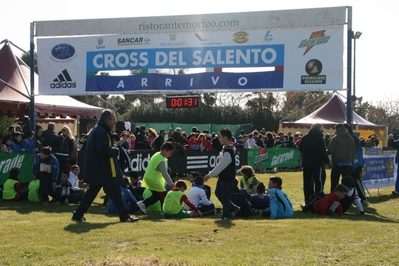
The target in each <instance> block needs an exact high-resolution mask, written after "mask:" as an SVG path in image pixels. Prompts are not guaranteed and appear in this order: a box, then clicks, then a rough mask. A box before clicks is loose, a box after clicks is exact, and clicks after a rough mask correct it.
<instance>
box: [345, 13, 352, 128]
mask: <svg viewBox="0 0 399 266" xmlns="http://www.w3.org/2000/svg"><path fill="white" fill-rule="evenodd" d="M347 39H348V45H347V46H348V49H347V60H346V61H347V66H348V67H347V88H346V89H347V96H346V122H347V123H348V124H349V125H351V126H352V124H353V113H352V39H353V31H352V7H348V33H347Z"/></svg>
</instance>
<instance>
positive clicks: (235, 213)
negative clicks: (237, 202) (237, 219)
mask: <svg viewBox="0 0 399 266" xmlns="http://www.w3.org/2000/svg"><path fill="white" fill-rule="evenodd" d="M240 210H241V208H240V207H238V206H237V208H236V209H235V210H234V211H233V212H232V213H231V217H234V216H236V215H237V213H238V212H239V211H240Z"/></svg>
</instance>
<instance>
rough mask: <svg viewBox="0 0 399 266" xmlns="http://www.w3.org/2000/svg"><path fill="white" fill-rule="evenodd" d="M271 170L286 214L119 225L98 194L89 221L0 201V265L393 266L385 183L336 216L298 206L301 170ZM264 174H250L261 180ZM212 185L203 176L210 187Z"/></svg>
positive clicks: (395, 217)
mask: <svg viewBox="0 0 399 266" xmlns="http://www.w3.org/2000/svg"><path fill="white" fill-rule="evenodd" d="M329 174H330V173H329V171H328V173H327V176H329ZM275 175H279V176H281V177H282V178H283V190H284V191H285V192H286V194H287V195H288V196H289V198H290V200H291V201H292V203H293V205H294V209H295V214H294V217H293V218H292V219H286V220H270V219H264V218H262V217H261V216H254V217H250V218H245V219H239V218H237V219H234V220H232V221H231V222H225V221H219V220H218V218H219V216H211V217H201V218H191V219H185V220H165V219H162V218H161V216H160V215H159V214H150V215H142V214H141V213H137V216H138V217H140V218H141V220H140V221H139V222H137V223H133V224H126V223H119V222H118V221H119V219H118V217H115V216H109V215H107V213H106V209H103V208H102V207H101V203H102V199H101V195H99V197H98V198H97V199H96V201H95V203H94V204H93V206H92V207H91V208H90V209H89V211H88V213H87V214H86V215H85V216H86V218H87V219H88V220H89V222H88V223H74V222H71V221H70V219H71V214H72V211H73V210H74V209H75V208H76V205H69V206H65V205H50V206H46V207H44V206H41V205H40V204H35V203H29V202H16V203H11V202H3V201H0V231H1V237H0V247H1V262H0V264H1V265H399V241H398V239H399V238H398V232H399V223H398V222H399V197H397V196H394V195H392V194H391V191H392V190H393V188H392V187H387V188H382V189H379V190H377V189H375V190H370V193H371V195H372V197H371V198H370V205H369V206H368V207H366V208H365V211H366V212H367V214H368V215H363V216H361V215H360V214H358V212H357V210H356V209H355V208H354V207H353V208H351V209H350V211H349V213H348V214H347V215H345V216H344V217H343V218H339V217H337V216H335V217H332V218H328V219H323V218H322V217H321V216H318V215H316V214H310V213H309V214H304V213H302V212H301V211H300V207H299V205H300V204H301V203H302V201H303V191H302V185H301V184H302V172H281V173H277V174H275ZM269 176H271V174H257V177H258V179H260V180H261V181H263V182H266V183H267V182H268V180H269V179H268V178H269ZM215 183H216V179H215V178H212V179H211V180H209V181H208V185H210V186H211V187H212V189H213V190H214V188H215ZM326 189H329V178H328V179H327V186H326ZM212 200H213V201H214V203H215V204H216V205H217V206H219V207H220V203H219V202H218V201H217V199H216V197H215V196H214V195H212Z"/></svg>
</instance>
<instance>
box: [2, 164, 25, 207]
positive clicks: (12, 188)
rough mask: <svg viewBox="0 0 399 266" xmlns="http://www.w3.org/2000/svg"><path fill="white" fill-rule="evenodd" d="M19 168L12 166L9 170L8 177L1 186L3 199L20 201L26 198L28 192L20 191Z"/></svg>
mask: <svg viewBox="0 0 399 266" xmlns="http://www.w3.org/2000/svg"><path fill="white" fill-rule="evenodd" d="M18 177H19V168H18V167H14V168H11V170H10V177H9V178H8V179H7V180H6V182H4V186H3V200H6V201H20V200H26V198H27V197H28V193H27V192H26V191H24V192H23V191H22V189H21V185H20V183H19V179H18Z"/></svg>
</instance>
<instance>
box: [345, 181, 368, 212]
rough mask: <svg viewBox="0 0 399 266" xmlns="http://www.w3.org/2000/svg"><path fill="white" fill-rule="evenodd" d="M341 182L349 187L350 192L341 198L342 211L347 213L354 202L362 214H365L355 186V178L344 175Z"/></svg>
mask: <svg viewBox="0 0 399 266" xmlns="http://www.w3.org/2000/svg"><path fill="white" fill-rule="evenodd" d="M341 183H342V184H343V185H344V186H346V187H347V188H348V194H346V196H345V197H344V198H343V199H341V205H342V211H343V212H344V213H345V212H347V211H348V210H349V208H350V207H351V205H352V204H354V205H355V206H356V208H357V209H358V211H359V212H360V214H362V215H363V214H364V210H363V205H362V202H361V201H360V198H359V195H358V193H357V189H356V188H355V180H354V179H353V178H352V177H351V176H349V175H346V176H343V177H342V179H341Z"/></svg>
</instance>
